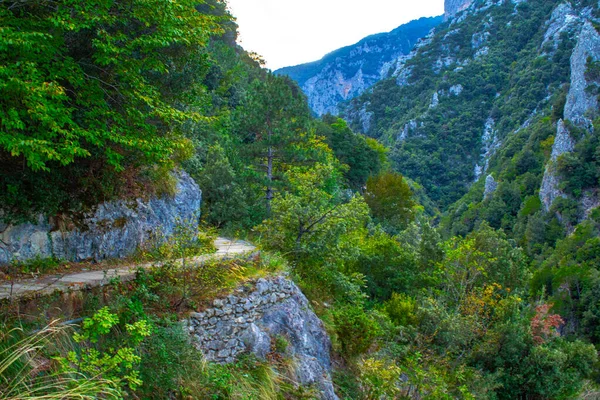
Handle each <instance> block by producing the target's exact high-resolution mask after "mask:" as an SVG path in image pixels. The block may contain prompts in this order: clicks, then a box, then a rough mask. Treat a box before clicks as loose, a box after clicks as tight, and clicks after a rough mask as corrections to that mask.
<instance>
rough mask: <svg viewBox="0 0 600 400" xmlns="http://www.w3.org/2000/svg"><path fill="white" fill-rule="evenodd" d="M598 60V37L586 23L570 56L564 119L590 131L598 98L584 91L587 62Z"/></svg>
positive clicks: (599, 41)
mask: <svg viewBox="0 0 600 400" xmlns="http://www.w3.org/2000/svg"><path fill="white" fill-rule="evenodd" d="M590 57H591V59H592V60H593V61H598V60H599V59H600V35H598V32H597V31H596V29H595V28H594V26H593V25H592V24H591V23H590V22H586V23H585V24H584V25H583V27H582V29H581V32H580V34H579V37H578V39H577V45H576V46H575V49H574V50H573V54H572V55H571V86H570V88H569V93H568V95H567V102H566V104H565V110H564V111H565V112H564V116H565V119H567V120H569V121H571V122H573V123H575V124H577V125H579V126H581V127H585V128H587V129H588V130H590V131H591V129H592V122H591V121H592V119H593V118H594V117H596V116H597V114H598V98H597V96H596V95H594V94H592V93H588V92H587V91H586V89H587V88H588V86H589V84H590V83H589V82H588V81H587V79H586V77H585V73H586V70H587V60H588V58H590Z"/></svg>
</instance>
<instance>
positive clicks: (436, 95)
mask: <svg viewBox="0 0 600 400" xmlns="http://www.w3.org/2000/svg"><path fill="white" fill-rule="evenodd" d="M439 104H440V95H439V93H438V92H435V93H433V96H431V103H430V104H429V108H430V109H432V108H436V107H437V106H438V105H439Z"/></svg>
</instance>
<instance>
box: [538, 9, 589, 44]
mask: <svg viewBox="0 0 600 400" xmlns="http://www.w3.org/2000/svg"><path fill="white" fill-rule="evenodd" d="M580 23H581V18H580V17H579V15H578V13H577V11H576V10H574V9H573V6H572V5H571V3H568V2H566V3H562V4H559V5H558V6H557V7H556V8H555V9H554V11H553V12H552V16H551V17H550V20H549V21H547V22H546V33H545V34H544V41H543V42H542V45H541V47H544V46H545V45H546V44H547V43H550V44H551V53H553V52H554V51H556V48H557V47H558V44H559V42H560V36H561V34H562V33H563V32H567V33H570V32H572V31H573V30H574V29H575V28H576V27H577V26H580Z"/></svg>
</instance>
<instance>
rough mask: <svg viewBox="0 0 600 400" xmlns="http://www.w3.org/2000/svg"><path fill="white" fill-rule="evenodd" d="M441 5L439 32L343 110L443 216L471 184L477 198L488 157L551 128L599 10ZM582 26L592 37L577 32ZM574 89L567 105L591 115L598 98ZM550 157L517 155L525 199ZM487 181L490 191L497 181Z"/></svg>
mask: <svg viewBox="0 0 600 400" xmlns="http://www.w3.org/2000/svg"><path fill="white" fill-rule="evenodd" d="M455 3H456V4H455ZM446 7H451V8H450V9H447V10H446V17H447V18H448V20H447V21H446V22H444V23H443V24H441V25H440V26H439V27H438V28H436V32H435V34H434V35H430V36H429V37H428V38H427V39H426V40H425V41H424V42H422V43H420V45H419V46H417V48H416V49H415V50H414V51H413V52H412V53H411V54H409V55H408V56H406V57H402V58H400V59H398V60H397V63H396V65H395V69H394V72H393V74H392V77H391V78H388V79H386V80H383V81H381V82H379V83H378V84H377V85H375V86H374V87H373V89H372V90H371V91H369V93H365V94H364V95H363V96H361V97H359V98H357V99H355V100H354V101H353V102H352V104H351V105H349V106H348V107H347V108H346V110H345V111H344V116H345V118H346V119H347V120H348V121H349V122H350V123H351V125H352V127H353V128H354V129H356V130H359V131H362V132H363V133H365V134H367V135H369V136H372V137H376V138H380V139H382V140H383V141H384V142H386V143H387V144H388V145H390V146H391V147H392V148H393V154H392V158H393V160H394V163H395V166H396V168H397V169H398V170H399V171H401V172H402V173H404V174H406V175H407V176H409V177H411V178H413V179H415V180H416V181H417V182H418V183H420V184H422V185H423V186H424V187H425V189H426V191H427V192H428V194H429V195H430V197H431V198H432V199H433V200H434V201H436V202H437V203H438V204H439V205H440V207H441V208H442V209H443V208H445V207H448V206H449V205H450V204H452V203H454V202H455V201H457V200H458V199H460V198H461V197H462V196H463V195H464V194H465V193H467V191H469V190H470V189H471V187H472V185H473V183H474V182H477V183H476V184H475V187H477V188H480V192H479V196H480V198H481V196H482V194H483V193H482V191H483V189H484V186H485V181H486V179H487V176H488V175H489V173H490V172H491V171H492V170H493V169H494V168H496V165H497V161H496V160H497V157H494V156H495V155H497V154H500V153H503V152H506V151H508V150H507V148H508V146H509V143H510V142H511V141H512V140H514V139H513V138H514V136H515V135H516V134H517V133H520V135H519V137H520V138H521V140H525V141H526V140H528V139H527V137H529V138H530V137H531V135H533V133H532V131H531V130H529V131H527V133H524V132H523V130H525V128H527V127H529V126H531V125H533V124H535V123H536V122H537V121H544V123H545V124H546V125H544V126H545V129H546V131H547V132H546V134H545V135H544V136H543V137H541V139H540V138H537V137H536V140H538V141H543V140H545V139H548V138H549V136H551V132H555V131H556V124H557V122H558V120H559V119H560V118H562V108H563V107H564V103H565V90H566V88H567V85H569V84H570V83H571V82H570V75H571V70H572V69H573V68H577V69H578V70H582V68H583V70H585V61H584V62H583V66H581V65H579V64H581V63H582V62H581V61H579V64H578V65H575V66H572V65H571V64H572V63H571V62H570V58H571V55H572V54H573V49H574V46H575V44H576V43H577V41H578V38H579V39H580V42H581V43H583V44H582V45H580V47H581V46H588V45H587V43H589V42H590V39H589V37H590V36H593V35H592V33H591V31H590V29H591V30H593V28H591V25H589V24H590V21H591V22H593V21H594V13H595V12H596V11H597V8H598V5H597V4H595V3H592V2H578V3H570V2H560V1H551V2H549V1H541V0H529V1H517V0H513V1H503V0H500V1H491V0H488V1H483V0H480V1H475V2H473V3H470V2H452V1H448V2H446ZM461 10H462V11H461ZM587 25H589V26H590V28H586V29H585V30H584V31H585V32H588V33H585V34H583V33H582V34H580V32H581V31H582V27H584V26H587ZM584 44H585V45H584ZM582 51H583V50H582ZM586 51H588V53H586V54H588V55H589V54H590V53H593V49H592V50H586ZM580 58H581V57H580ZM581 74H583V72H581V71H580V72H579V75H581ZM580 81H581V78H578V80H577V82H580ZM571 84H572V83H571ZM579 86H581V85H579ZM576 90H577V93H579V95H575V94H573V95H571V94H570V95H569V99H570V100H569V101H568V102H567V103H574V102H575V103H578V104H582V102H583V103H585V104H584V105H582V106H581V107H583V108H584V109H585V110H588V109H590V108H593V107H594V104H593V99H592V97H594V96H591V97H590V96H588V97H586V98H587V100H577V99H579V98H580V97H582V96H583V95H581V93H582V89H581V88H578V89H576ZM584 92H585V90H584ZM583 97H585V96H583ZM571 108H572V107H570V106H567V109H566V110H570V109H571ZM576 108H577V107H576ZM553 110H554V111H553ZM566 110H565V112H566ZM577 110H579V108H577ZM585 110H583V111H582V110H579V111H577V112H576V113H578V114H577V115H579V114H581V113H585ZM574 113H575V112H574ZM567 114H568V113H567ZM545 117H548V118H546V119H545ZM565 118H567V119H575V120H577V119H578V118H579V117H577V116H576V115H575V114H573V115H570V114H569V116H568V117H567V115H565ZM574 122H576V121H574ZM588 125H589V121H588ZM540 129H541V128H540ZM537 132H540V131H539V130H538V131H537ZM523 135H526V136H523ZM540 135H541V133H540ZM524 143H525V142H521V145H523V144H524ZM538 150H539V149H538ZM511 151H512V155H514V153H515V152H517V151H518V149H512V150H511ZM548 151H549V149H548ZM548 156H550V154H549V152H548V154H544V153H543V152H542V151H541V150H539V151H537V152H536V151H534V150H532V153H531V154H529V153H528V154H527V155H523V157H522V158H523V159H522V160H521V161H520V162H521V165H520V166H519V168H521V170H522V171H525V172H529V173H530V174H531V177H530V181H528V186H527V187H528V189H527V191H526V192H527V194H528V195H532V194H533V192H534V191H537V190H539V188H540V186H541V178H542V167H543V164H544V163H545V160H546V158H547V157H548ZM503 168H507V167H506V166H504V167H503ZM487 181H488V189H489V190H491V189H493V188H494V186H495V185H496V184H497V182H495V181H493V179H487Z"/></svg>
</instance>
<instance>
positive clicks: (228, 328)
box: [186, 276, 338, 400]
mask: <svg viewBox="0 0 600 400" xmlns="http://www.w3.org/2000/svg"><path fill="white" fill-rule="evenodd" d="M186 324H187V326H188V330H189V332H190V335H191V337H192V341H193V343H194V344H195V345H196V346H197V348H198V349H199V350H201V351H202V353H203V354H204V356H205V358H206V359H207V360H209V361H214V362H218V363H231V362H233V361H234V360H235V359H236V357H238V356H240V355H241V354H243V353H254V354H255V355H256V357H258V358H259V359H266V358H267V357H268V355H269V354H270V353H271V352H272V351H274V350H273V348H274V343H275V341H276V339H277V338H280V339H282V340H285V341H286V342H287V343H288V345H287V347H286V348H285V350H283V352H284V353H285V354H284V355H285V356H286V357H289V358H290V359H291V360H292V361H293V365H294V368H293V374H294V376H293V379H294V380H295V381H296V382H298V383H299V384H301V385H303V386H315V387H317V388H318V389H319V390H320V392H321V393H322V396H321V397H322V399H326V400H337V398H338V397H337V396H336V394H335V392H334V389H333V385H332V383H331V377H330V372H331V359H330V351H331V342H330V340H329V336H328V335H327V332H326V331H325V328H324V326H323V323H322V322H321V320H319V318H318V317H317V316H316V315H315V314H314V312H312V310H311V309H310V306H309V303H308V300H307V299H306V297H305V296H304V294H303V293H302V292H301V291H300V289H299V288H298V287H297V286H296V285H295V284H294V283H293V282H292V281H290V280H288V279H286V278H284V277H282V276H279V277H275V278H269V279H263V278H261V279H259V280H258V281H256V282H255V283H254V284H253V285H252V287H251V288H248V287H240V288H238V289H237V290H236V291H235V292H234V294H232V295H229V296H228V297H226V298H223V299H216V300H214V302H213V307H212V308H209V309H206V310H204V311H202V312H200V313H193V314H192V315H191V316H190V319H189V320H188V321H186Z"/></svg>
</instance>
